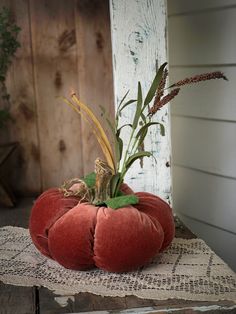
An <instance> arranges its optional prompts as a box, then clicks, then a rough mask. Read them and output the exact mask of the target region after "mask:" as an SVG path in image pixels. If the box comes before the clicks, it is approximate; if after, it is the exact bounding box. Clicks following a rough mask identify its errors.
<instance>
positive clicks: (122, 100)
mask: <svg viewBox="0 0 236 314" xmlns="http://www.w3.org/2000/svg"><path fill="white" fill-rule="evenodd" d="M128 94H129V90H128V91H127V92H126V93H125V95H124V97H123V98H122V99H121V101H120V103H119V105H118V107H117V111H118V110H119V109H120V106H121V105H122V104H123V102H124V100H125V98H126V97H127V95H128ZM121 110H122V109H121Z"/></svg>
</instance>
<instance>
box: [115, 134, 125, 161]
mask: <svg viewBox="0 0 236 314" xmlns="http://www.w3.org/2000/svg"><path fill="white" fill-rule="evenodd" d="M115 150H116V157H117V161H120V160H121V157H122V152H123V141H122V139H121V138H120V137H119V136H117V137H116V143H115Z"/></svg>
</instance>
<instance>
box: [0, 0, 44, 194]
mask: <svg viewBox="0 0 236 314" xmlns="http://www.w3.org/2000/svg"><path fill="white" fill-rule="evenodd" d="M3 5H5V6H6V7H9V8H10V9H11V11H12V13H13V15H14V17H15V23H16V24H17V25H18V26H20V27H21V31H20V33H19V36H18V40H19V42H20V44H21V47H20V48H18V50H17V52H16V56H15V58H13V63H12V65H11V67H10V69H9V72H8V78H7V82H6V83H7V88H8V92H9V94H10V95H11V99H10V103H11V110H10V111H11V116H12V119H13V121H12V122H10V123H9V133H10V134H9V140H10V141H18V142H19V147H18V158H17V161H16V163H15V164H14V166H15V171H12V173H11V176H12V180H11V181H12V182H14V189H15V190H16V191H18V192H21V193H24V195H27V194H29V193H37V192H38V191H39V190H40V156H39V154H40V153H39V141H38V132H37V110H36V103H35V97H34V84H33V81H34V80H33V66H32V62H33V60H32V51H31V34H30V22H29V7H28V1H24V0H19V1H18V0H3V1H1V6H3Z"/></svg>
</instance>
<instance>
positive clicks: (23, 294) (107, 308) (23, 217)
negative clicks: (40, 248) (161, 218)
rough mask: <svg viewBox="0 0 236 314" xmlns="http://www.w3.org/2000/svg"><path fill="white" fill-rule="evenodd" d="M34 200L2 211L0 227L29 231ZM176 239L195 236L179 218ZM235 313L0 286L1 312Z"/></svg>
mask: <svg viewBox="0 0 236 314" xmlns="http://www.w3.org/2000/svg"><path fill="white" fill-rule="evenodd" d="M32 202H33V199H32V198H24V199H22V200H21V201H20V202H19V204H18V206H17V207H16V208H14V209H9V208H8V209H7V208H0V216H1V219H0V227H2V226H7V225H11V226H19V227H24V228H27V226H28V220H29V213H30V208H31V206H32ZM176 237H181V238H186V239H191V238H194V237H196V236H195V235H194V234H193V233H192V232H191V231H190V230H189V229H187V228H186V227H185V226H184V225H183V224H182V223H181V222H180V221H179V219H176ZM127 310H129V311H128V313H130V314H131V313H137V314H138V313H140V314H141V313H142V314H148V313H149V314H151V313H152V314H155V313H176V314H180V313H181V314H184V313H186V314H187V313H188V314H191V313H203V312H204V313H236V305H235V303H233V302H229V301H219V302H202V301H201V302H200V301H187V300H177V299H171V300H162V301H157V300H146V299H139V298H137V297H135V296H127V297H101V296H98V295H94V294H91V293H79V294H75V295H73V296H60V295H57V294H55V293H54V292H52V291H50V290H48V289H46V288H44V287H40V288H39V287H19V286H12V285H5V284H3V283H0V313H6V314H11V313H12V314H16V313H17V314H31V313H42V314H49V313H81V312H85V313H93V314H95V313H96V312H97V313H98V314H106V313H124V314H125V313H126V314H127Z"/></svg>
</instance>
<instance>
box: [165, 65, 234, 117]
mask: <svg viewBox="0 0 236 314" xmlns="http://www.w3.org/2000/svg"><path fill="white" fill-rule="evenodd" d="M216 70H217V71H222V72H223V73H224V74H225V75H226V76H227V78H228V82H226V81H224V80H214V81H213V80H212V81H209V82H202V83H199V84H194V85H192V86H186V88H183V89H181V93H180V94H179V95H178V97H176V98H175V99H174V100H173V101H172V102H171V114H172V115H185V116H190V117H199V118H207V119H219V120H227V121H235V122H236V106H235V99H236V89H235V81H236V67H235V66H232V67H223V66H222V67H198V68H193V67H188V68H171V69H170V78H171V82H172V83H174V82H177V81H178V80H180V79H182V78H185V77H191V76H193V75H196V74H200V73H207V72H213V71H216Z"/></svg>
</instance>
